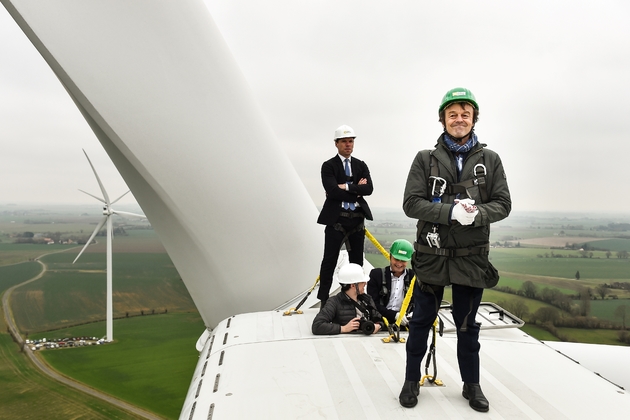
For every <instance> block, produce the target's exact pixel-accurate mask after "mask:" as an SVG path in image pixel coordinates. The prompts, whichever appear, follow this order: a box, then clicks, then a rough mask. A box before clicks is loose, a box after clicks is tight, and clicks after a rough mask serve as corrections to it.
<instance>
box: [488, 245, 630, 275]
mask: <svg viewBox="0 0 630 420" xmlns="http://www.w3.org/2000/svg"><path fill="white" fill-rule="evenodd" d="M553 251H554V252H555V253H556V254H561V253H564V254H568V253H573V254H576V253H577V251H562V252H561V251H559V250H553ZM545 252H546V253H550V252H551V251H550V250H541V249H532V248H493V249H492V250H491V252H490V257H491V261H492V264H493V265H494V266H495V267H496V268H497V269H498V270H499V271H507V272H511V273H522V274H529V275H535V276H549V277H560V278H565V279H574V278H575V273H576V272H577V271H579V272H580V280H582V281H584V280H593V281H600V280H613V281H630V259H619V258H614V257H612V258H606V257H605V256H604V253H603V252H601V251H596V252H595V253H594V254H595V256H594V258H550V257H549V258H544V257H543V258H537V257H536V255H537V254H544V253H545ZM576 255H577V254H576Z"/></svg>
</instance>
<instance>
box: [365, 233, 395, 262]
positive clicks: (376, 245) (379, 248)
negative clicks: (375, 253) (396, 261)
mask: <svg viewBox="0 0 630 420" xmlns="http://www.w3.org/2000/svg"><path fill="white" fill-rule="evenodd" d="M365 236H367V238H368V239H369V240H370V242H372V244H374V246H375V247H376V249H378V250H379V251H381V254H383V256H384V257H385V258H387V261H389V252H387V251H386V250H385V248H383V247H382V246H381V244H379V243H378V241H377V240H376V238H375V237H374V236H372V234H371V233H370V231H369V230H367V228H365Z"/></svg>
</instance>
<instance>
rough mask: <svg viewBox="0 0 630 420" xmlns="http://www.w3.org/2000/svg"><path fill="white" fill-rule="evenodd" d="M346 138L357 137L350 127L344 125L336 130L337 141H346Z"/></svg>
mask: <svg viewBox="0 0 630 420" xmlns="http://www.w3.org/2000/svg"><path fill="white" fill-rule="evenodd" d="M346 137H352V138H355V137H356V135H355V134H354V130H353V129H352V127H350V126H349V125H342V126H341V127H339V128H338V129H336V130H335V140H337V139H345V138H346Z"/></svg>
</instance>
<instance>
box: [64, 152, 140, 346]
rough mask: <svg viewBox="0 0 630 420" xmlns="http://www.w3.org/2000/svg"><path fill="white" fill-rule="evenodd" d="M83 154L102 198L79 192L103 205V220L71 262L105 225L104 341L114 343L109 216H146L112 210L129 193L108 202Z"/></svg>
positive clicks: (99, 182)
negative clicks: (105, 290)
mask: <svg viewBox="0 0 630 420" xmlns="http://www.w3.org/2000/svg"><path fill="white" fill-rule="evenodd" d="M83 153H84V154H85V157H86V158H87V160H88V162H89V164H90V166H91V167H92V171H93V172H94V176H96V180H97V181H98V186H99V187H100V188H101V192H102V193H103V198H100V197H97V196H95V195H92V194H90V193H88V192H85V191H83V190H81V189H80V190H79V191H81V192H82V193H84V194H87V195H89V196H90V197H94V198H96V199H97V200H98V201H100V202H102V203H104V204H105V206H103V218H102V219H101V221H100V222H99V223H98V225H97V226H96V229H94V232H92V236H90V239H88V241H87V242H86V244H85V246H84V247H83V249H82V250H81V252H79V255H77V257H76V258H75V259H74V261H72V264H74V263H75V262H77V260H78V259H79V257H80V256H81V254H83V251H85V248H87V247H88V245H89V244H90V243H91V242H92V240H93V239H94V237H95V236H96V234H97V233H98V232H99V231H100V230H101V229H102V228H103V225H104V224H105V223H107V317H106V326H107V336H106V338H105V339H106V341H114V327H113V324H114V311H113V305H112V240H113V237H114V235H113V232H112V219H111V216H112V215H114V214H118V215H123V216H133V217H141V218H143V219H145V218H146V216H143V215H141V214H135V213H128V212H125V211H117V210H114V209H112V204H114V203H116V202H117V201H118V200H120V199H121V198H123V197H124V196H125V195H127V194H128V193H129V191H127V192H126V193H124V194H123V195H121V196H120V197H118V198H117V199H116V200H114V201H111V202H110V201H109V196H108V195H107V191H105V187H104V186H103V183H102V182H101V179H100V178H99V177H98V174H97V173H96V169H94V165H92V161H91V160H90V158H89V156H88V155H87V153H86V152H85V150H83Z"/></svg>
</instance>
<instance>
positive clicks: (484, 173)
mask: <svg viewBox="0 0 630 420" xmlns="http://www.w3.org/2000/svg"><path fill="white" fill-rule="evenodd" d="M478 166H481V167H482V168H483V174H482V175H483V176H486V174H487V173H488V172H487V171H486V165H484V164H483V163H478V164H476V165H475V167H474V168H473V173H474V174H475V177H477V176H479V175H477V167H478Z"/></svg>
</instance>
